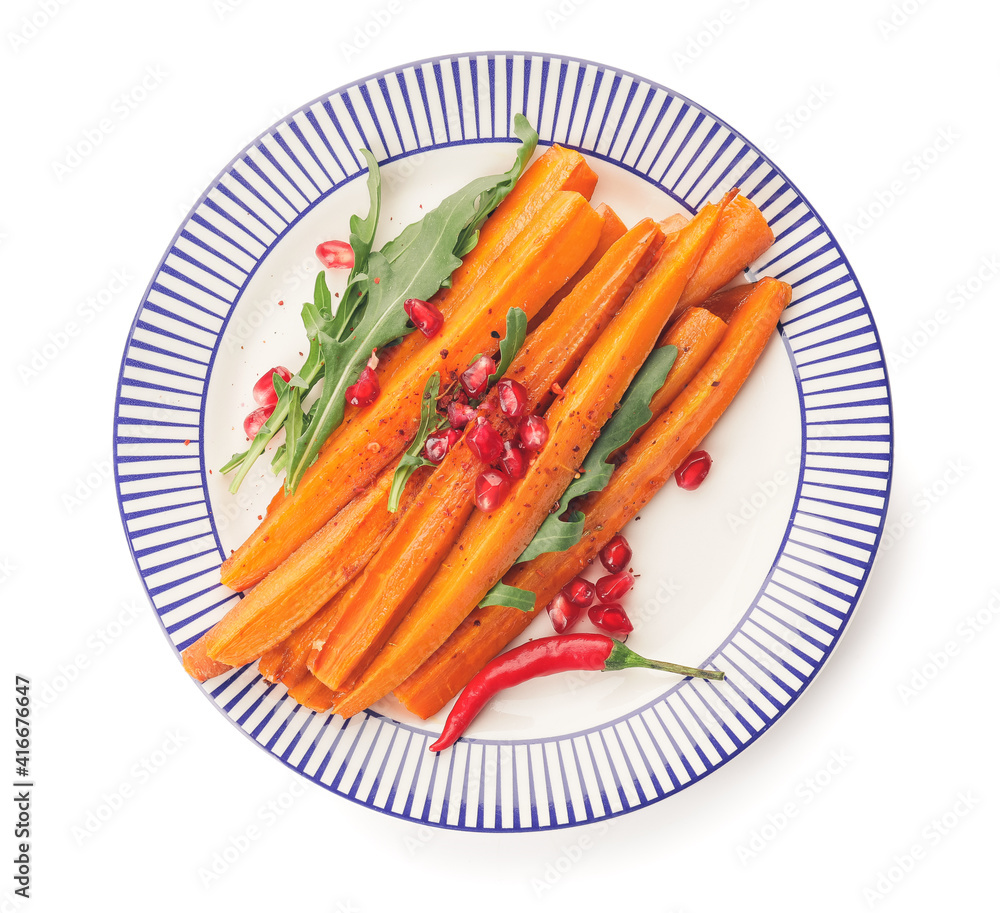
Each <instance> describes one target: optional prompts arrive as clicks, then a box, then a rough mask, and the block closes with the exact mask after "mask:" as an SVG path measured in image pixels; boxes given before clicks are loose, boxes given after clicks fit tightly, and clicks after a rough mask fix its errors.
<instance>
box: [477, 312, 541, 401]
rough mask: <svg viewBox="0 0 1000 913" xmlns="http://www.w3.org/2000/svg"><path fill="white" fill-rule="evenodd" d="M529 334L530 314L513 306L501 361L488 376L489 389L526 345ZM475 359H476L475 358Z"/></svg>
mask: <svg viewBox="0 0 1000 913" xmlns="http://www.w3.org/2000/svg"><path fill="white" fill-rule="evenodd" d="M527 335H528V315H527V314H526V313H525V312H524V311H523V310H521V308H518V307H513V308H511V309H510V310H509V311H507V332H506V333H505V334H504V337H503V339H501V340H500V361H499V362H498V363H497V367H496V370H495V371H494V372H493V373H492V374H490V376H489V377H487V378H486V386H487V389H489V388H490V387H492V386H493V385H494V384H495V383H496V382H497V381H498V380H500V378H501V377H503V376H504V374H506V373H507V369H508V368H509V367H510V363H511V362H512V361H513V360H514V356H515V355H517V353H518V350H519V349H520V348H521V346H523V345H524V339H525V337H526V336H527ZM473 361H475V359H473Z"/></svg>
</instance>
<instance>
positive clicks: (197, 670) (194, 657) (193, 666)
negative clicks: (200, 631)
mask: <svg viewBox="0 0 1000 913" xmlns="http://www.w3.org/2000/svg"><path fill="white" fill-rule="evenodd" d="M181 660H182V661H183V663H184V670H185V671H186V672H187V674H188V675H190V676H191V678H193V679H195V680H196V681H199V682H207V681H208V680H209V679H210V678H215V677H216V676H217V675H222V673H223V672H228V671H229V670H230V669H232V668H233V667H232V666H229V665H226V663H220V662H216V661H215V660H214V659H212V658H211V657H210V656H209V655H208V654H207V653H206V652H205V638H204V637H199V638H198V640H196V641H195V642H194V643H193V644H191V645H190V646H189V647H187V649H185V650H184V652H183V653H181Z"/></svg>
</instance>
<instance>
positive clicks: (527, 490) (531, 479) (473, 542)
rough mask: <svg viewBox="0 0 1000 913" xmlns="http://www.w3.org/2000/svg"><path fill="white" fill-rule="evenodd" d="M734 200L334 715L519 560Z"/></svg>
mask: <svg viewBox="0 0 1000 913" xmlns="http://www.w3.org/2000/svg"><path fill="white" fill-rule="evenodd" d="M731 197H732V194H730V195H728V196H727V197H726V199H725V200H724V201H723V203H722V204H710V205H708V206H706V207H705V208H704V209H703V210H702V211H701V212H700V213H699V214H698V216H696V217H695V218H694V219H693V220H692V221H691V223H690V224H689V225H688V226H687V227H686V228H685V229H683V231H682V233H681V236H680V238H679V239H678V242H677V246H676V251H675V255H674V256H672V257H671V258H669V259H661V260H660V261H658V263H657V264H656V265H654V266H653V268H652V269H651V270H650V272H649V273H648V274H647V275H646V277H645V278H644V279H643V280H642V281H641V282H640V283H639V284H638V285H637V286H636V288H635V289H634V290H633V292H632V294H631V295H630V296H629V297H628V299H626V302H625V304H624V305H623V306H622V308H621V310H620V311H619V312H618V314H617V315H616V316H615V317H614V319H613V320H612V321H611V323H610V324H609V325H608V327H607V329H606V330H605V331H604V332H603V333H602V334H601V336H600V337H599V338H598V340H597V342H595V343H594V345H593V346H592V347H591V349H590V351H588V352H587V355H586V356H585V357H584V359H583V361H582V363H581V364H580V367H579V368H578V369H577V371H576V372H575V373H574V374H573V376H572V378H571V379H570V380H569V382H568V383H567V386H566V388H565V390H564V393H563V395H562V396H560V397H558V398H557V399H556V401H555V402H554V403H553V405H552V406H551V407H550V408H549V410H548V412H547V413H546V416H545V418H546V422H547V424H548V428H549V438H548V441H547V443H546V444H545V445H544V446H543V447H542V449H541V450H540V451H539V452H538V454H537V456H536V458H535V460H534V462H533V463H532V464H531V466H530V468H529V469H528V473H527V475H526V476H525V477H524V478H523V479H522V480H520V482H517V483H515V484H514V486H513V487H512V489H511V492H510V495H509V497H508V498H507V499H506V500H505V501H504V502H503V503H502V504H501V505H500V506H499V507H498V508H497V509H495V510H494V511H492V512H490V513H486V512H483V511H477V512H476V513H475V514H474V515H473V517H472V518H471V519H470V520H469V522H468V524H466V526H465V528H464V529H463V530H462V533H461V535H460V536H459V538H458V541H457V542H456V544H455V545H454V546H453V548H452V549H451V551H450V552H449V553H448V556H447V557H446V558H445V560H444V562H443V563H442V565H441V567H440V569H439V570H438V571H437V573H436V574H435V575H434V577H433V578H432V579H431V581H430V583H429V584H428V586H427V588H426V589H425V590H424V592H423V593H422V594H421V595H420V597H419V598H418V599H417V601H416V602H415V603H414V605H413V607H412V608H411V610H410V612H409V613H408V614H407V615H406V616H405V618H404V619H403V620H402V622H401V623H400V624H399V626H398V627H397V628H396V629H395V630H394V631H393V632H392V636H391V638H390V640H389V642H388V643H386V645H385V646H384V647H383V648H382V650H381V652H380V653H379V654H378V655H377V656H376V657H375V659H374V660H373V661H372V662H371V664H370V665H369V666H368V667H367V668H366V669H364V670H363V671H362V672H361V676H360V678H359V679H357V681H356V682H355V683H354V685H353V686H352V688H351V689H350V691H348V692H347V693H346V694H344V695H342V696H340V697H338V698H337V699H336V701H335V702H334V705H333V709H334V711H335V712H336V713H339V714H340V715H342V716H344V717H349V716H352V715H353V714H355V713H357V712H358V711H360V710H363V709H364V708H365V707H368V706H369V705H370V704H372V703H373V702H375V701H377V700H379V699H380V698H382V697H384V696H385V695H386V694H388V693H389V692H390V691H392V689H393V688H395V687H396V686H397V685H399V684H400V683H401V682H402V681H404V680H405V679H406V678H407V677H409V676H410V675H411V674H412V673H413V672H414V671H415V670H416V669H417V668H418V667H419V665H420V664H421V663H422V662H423V661H424V660H425V659H426V658H427V657H428V656H430V655H431V654H432V653H433V652H434V651H435V650H436V649H437V648H438V647H439V646H440V645H441V644H442V643H444V641H445V640H446V639H447V638H448V636H449V635H450V634H451V633H452V631H454V630H455V628H456V627H458V625H459V624H460V623H461V621H462V620H463V618H465V616H466V615H468V614H469V612H470V611H472V609H473V608H474V607H475V606H476V604H477V603H478V602H479V601H480V600H481V599H482V598H483V596H485V595H486V593H487V591H488V590H489V589H490V587H492V586H493V584H494V583H496V582H497V581H498V580H499V579H500V578H501V577H502V576H503V574H504V573H505V572H506V571H507V569H508V568H509V567H510V566H511V565H512V564H513V563H514V561H516V559H517V556H518V555H520V553H521V552H522V551H523V550H524V548H525V546H527V544H528V542H529V541H530V539H531V537H532V536H533V535H534V533H535V531H536V530H537V529H538V527H539V526H540V525H541V523H542V521H543V520H544V519H545V517H546V515H547V514H548V511H549V509H550V507H551V505H552V504H553V503H554V502H555V501H556V500H557V499H558V497H559V495H560V494H561V493H562V491H563V490H564V489H565V487H566V485H567V484H568V483H569V482H570V480H571V479H572V477H573V475H574V474H575V473H576V472H577V470H578V469H579V468H580V464H581V463H582V462H583V459H584V457H586V455H587V452H588V451H589V449H590V447H591V445H592V444H593V441H594V439H595V438H596V437H597V436H598V434H599V433H600V429H601V427H602V426H603V424H604V422H605V421H606V420H607V419H608V418H609V417H610V415H611V413H612V412H613V410H614V408H615V407H616V405H617V404H618V401H619V399H620V398H621V397H622V395H623V394H624V393H625V390H626V389H627V387H628V385H629V383H630V382H631V380H632V378H633V376H634V375H635V373H636V372H637V371H638V370H639V368H640V367H641V365H642V363H643V361H645V359H646V356H647V355H648V354H649V352H650V351H651V350H652V348H653V345H654V344H655V341H656V338H657V337H658V336H659V334H660V332H661V331H662V329H663V326H664V325H665V324H666V322H667V321H668V320H669V318H670V315H671V314H672V313H673V310H674V307H675V306H676V302H677V299H678V298H679V297H680V294H681V291H682V290H683V288H684V285H685V284H686V283H687V281H688V279H689V278H690V276H691V274H692V273H693V272H694V269H695V267H696V266H697V264H698V260H699V258H700V257H701V255H702V253H703V252H704V250H705V247H706V245H707V243H708V241H709V239H710V238H711V235H712V232H713V230H714V229H715V227H716V224H717V223H718V221H719V214H720V212H721V211H722V210H723V209H724V208H725V205H726V203H728V202H729V200H730V199H731ZM317 678H320V680H321V681H322V675H319V674H317Z"/></svg>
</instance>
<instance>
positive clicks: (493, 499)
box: [476, 469, 510, 513]
mask: <svg viewBox="0 0 1000 913" xmlns="http://www.w3.org/2000/svg"><path fill="white" fill-rule="evenodd" d="M509 494H510V479H508V478H507V476H505V475H504V474H503V473H502V472H498V471H497V470H496V469H487V470H486V471H485V472H482V473H480V474H479V478H478V479H476V507H478V508H479V509H480V510H482V511H485V512H486V513H490V512H492V511H494V510H496V509H497V508H498V507H499V506H500V505H501V504H503V502H504V499H505V498H506V497H507V495H509Z"/></svg>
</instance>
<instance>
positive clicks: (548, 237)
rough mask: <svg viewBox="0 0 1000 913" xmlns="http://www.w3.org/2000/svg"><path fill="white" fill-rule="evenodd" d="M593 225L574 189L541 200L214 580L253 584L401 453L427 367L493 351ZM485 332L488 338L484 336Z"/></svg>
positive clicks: (558, 278)
mask: <svg viewBox="0 0 1000 913" xmlns="http://www.w3.org/2000/svg"><path fill="white" fill-rule="evenodd" d="M600 225H601V220H600V218H599V217H598V215H597V214H596V213H595V212H594V210H593V209H591V207H590V204H589V203H588V202H587V201H586V199H584V197H582V196H581V195H580V194H578V193H576V192H569V191H559V192H558V193H554V194H553V195H552V196H551V197H549V199H548V201H547V202H546V203H545V205H544V206H543V207H542V209H541V211H540V212H539V214H538V217H537V218H536V219H534V220H532V221H531V223H530V224H529V225H528V227H527V228H526V229H525V230H524V231H523V232H521V234H519V235H518V236H517V238H516V239H515V241H514V242H513V243H512V244H511V245H510V247H509V248H508V251H507V256H504V257H503V258H501V259H500V260H498V261H496V262H495V263H494V264H493V265H492V267H491V268H490V270H489V271H488V272H487V274H486V276H485V277H484V278H483V280H482V281H481V282H479V283H477V284H476V286H475V288H474V289H473V291H472V292H471V293H470V294H469V296H468V298H467V300H466V304H465V306H463V307H462V308H461V309H460V310H459V311H458V312H457V313H456V314H453V315H452V318H451V319H450V320H448V321H446V322H445V324H444V328H443V329H442V330H441V332H440V333H439V334H438V335H437V336H436V337H435V344H434V346H432V347H429V348H423V349H420V350H418V352H417V353H415V355H414V357H412V358H410V359H408V360H407V361H406V362H405V363H404V364H402V365H401V366H400V368H399V370H398V371H397V372H396V373H395V374H394V375H393V376H392V377H391V378H390V379H389V380H388V382H387V383H386V384H385V385H384V387H383V389H382V393H381V395H380V396H379V398H378V399H376V400H375V402H374V403H372V404H371V405H370V406H368V407H366V408H365V410H364V411H363V412H360V413H358V414H357V415H355V417H354V418H353V419H352V420H351V421H350V422H349V423H345V424H343V425H341V428H340V433H339V434H337V437H336V439H335V440H334V441H333V442H332V443H331V446H329V447H328V448H327V449H326V450H325V451H324V452H323V453H322V454H321V455H320V456H319V458H318V459H317V460H316V462H315V463H314V464H313V465H312V466H311V467H310V468H309V470H308V471H307V472H306V474H305V476H304V477H303V478H302V480H301V481H300V482H299V485H298V487H297V488H296V490H295V492H294V493H293V494H292V495H291V496H289V497H287V498H285V499H283V500H282V501H281V502H280V503H279V504H277V505H275V508H274V510H271V511H269V512H268V514H267V515H266V516H265V517H264V520H263V522H261V524H260V525H259V526H258V527H257V529H256V530H255V531H254V532H253V533H252V534H251V535H250V537H249V538H248V539H247V541H246V542H244V543H243V545H241V546H240V547H239V549H237V550H236V552H235V553H234V554H233V555H231V556H230V557H229V559H227V560H226V562H225V563H224V564H223V567H222V575H221V576H222V582H223V583H225V584H226V585H227V586H230V587H232V588H233V589H244V588H246V587H247V586H250V585H251V584H253V583H257V582H258V581H260V580H261V579H263V577H264V576H265V575H266V574H268V573H269V572H270V571H272V570H273V569H274V568H276V567H277V566H278V565H279V564H280V563H281V562H282V561H284V560H285V559H286V558H288V556H289V555H291V554H292V553H293V552H294V551H295V549H297V548H298V547H299V546H300V545H301V544H302V543H303V542H305V541H306V540H307V539H308V538H309V537H310V536H312V535H313V534H314V533H316V532H317V531H318V530H319V529H320V528H321V527H322V526H323V524H325V523H326V522H327V521H328V520H329V519H330V518H331V517H333V516H334V515H335V514H336V512H337V511H338V510H340V508H341V507H343V506H344V505H345V504H346V503H347V502H348V501H349V500H350V499H351V498H352V497H353V496H354V493H355V491H357V490H358V489H363V488H366V487H367V486H368V485H370V484H371V482H372V480H373V479H374V477H375V476H376V474H377V473H379V472H380V471H381V470H382V469H383V467H385V466H386V465H387V464H388V463H389V462H390V461H392V460H393V459H394V458H395V457H397V456H399V454H400V453H401V452H402V451H403V449H404V448H405V447H406V445H407V444H408V443H409V441H410V439H411V438H412V437H413V435H414V433H415V432H416V430H417V427H418V425H419V423H420V402H421V399H422V397H423V390H424V384H425V381H426V379H427V377H428V376H429V375H430V374H431V373H432V372H433V371H440V372H441V374H442V379H443V380H445V381H450V380H451V379H452V378H453V377H454V376H455V375H457V373H458V372H459V371H461V370H464V369H465V367H466V365H467V364H468V363H469V361H470V360H471V358H472V356H473V355H475V354H476V353H477V352H487V353H490V354H492V352H495V351H496V349H497V348H498V346H499V342H498V340H499V338H500V334H501V332H502V331H503V329H504V326H505V323H506V315H507V311H508V310H509V309H510V308H511V307H513V306H515V305H516V306H519V307H521V308H523V309H524V311H525V313H526V314H527V315H528V318H529V319H530V318H531V317H533V316H534V315H535V313H536V312H537V311H538V309H539V308H540V307H541V306H542V304H544V303H545V301H546V300H548V298H549V297H550V296H551V295H552V294H553V292H554V291H556V290H557V289H558V288H560V287H561V286H562V285H563V284H564V283H565V282H566V280H567V279H568V278H569V277H570V276H572V275H573V273H575V272H576V270H577V269H579V267H580V264H581V263H583V261H584V260H585V259H586V258H587V257H588V256H589V255H590V252H591V251H592V250H593V249H594V247H595V246H596V244H597V238H598V235H599V233H600ZM493 334H495V335H493Z"/></svg>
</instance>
